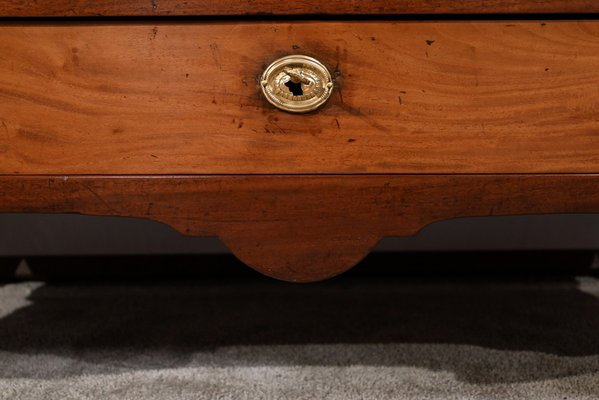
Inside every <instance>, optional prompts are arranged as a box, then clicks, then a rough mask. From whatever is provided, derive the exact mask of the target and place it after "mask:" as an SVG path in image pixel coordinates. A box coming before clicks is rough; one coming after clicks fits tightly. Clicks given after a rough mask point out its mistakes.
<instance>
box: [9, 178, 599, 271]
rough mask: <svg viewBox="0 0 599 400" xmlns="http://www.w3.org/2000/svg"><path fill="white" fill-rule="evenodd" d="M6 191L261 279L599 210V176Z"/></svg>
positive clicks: (161, 181)
mask: <svg viewBox="0 0 599 400" xmlns="http://www.w3.org/2000/svg"><path fill="white" fill-rule="evenodd" d="M0 193H2V195H1V196H0V212H36V213H81V214H90V215H115V216H126V217H140V218H147V219H152V220H156V221H160V222H163V223H165V224H169V225H171V226H172V227H174V228H175V229H177V230H178V231H180V232H181V233H183V234H186V235H198V236H219V237H220V238H221V239H222V240H223V241H224V242H225V243H226V244H227V245H228V246H229V247H230V248H231V250H232V251H233V252H234V253H235V254H236V255H237V256H238V257H239V258H240V259H241V260H243V261H244V262H246V263H247V264H248V265H250V266H252V267H253V268H255V269H257V270H258V271H261V272H262V273H264V274H266V275H269V276H273V277H276V278H279V279H284V280H289V281H301V282H305V281H315V280H320V279H324V278H327V277H330V276H333V275H336V274H338V273H341V272H343V271H345V270H347V269H348V268H350V267H351V266H353V265H354V264H356V263H357V262H358V261H359V260H360V259H361V258H362V257H364V256H365V255H366V254H367V253H368V251H369V250H370V249H371V248H372V247H373V246H374V245H375V244H376V243H377V241H378V240H380V239H381V238H382V237H383V236H405V235H415V234H416V233H417V232H418V231H419V230H420V229H422V228H423V227H425V226H426V225H428V224H430V223H433V222H436V221H440V220H445V219H450V218H460V217H472V216H492V215H525V214H552V213H596V212H599V176H597V175H569V176H564V175H495V176H494V175H430V176H419V175H406V176H400V175H373V176H154V177H143V176H137V177H133V176H130V177H109V176H104V177H102V176H88V177H84V176H80V177H76V176H73V177H66V176H65V177H44V176H22V177H18V176H3V177H0Z"/></svg>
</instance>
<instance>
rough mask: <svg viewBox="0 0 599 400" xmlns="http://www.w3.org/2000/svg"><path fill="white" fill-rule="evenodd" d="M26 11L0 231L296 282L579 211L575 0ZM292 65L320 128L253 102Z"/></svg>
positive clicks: (593, 183)
mask: <svg viewBox="0 0 599 400" xmlns="http://www.w3.org/2000/svg"><path fill="white" fill-rule="evenodd" d="M30 3H31V2H24V1H20V0H0V15H1V16H2V17H3V18H2V20H1V21H0V212H60V213H71V212H75V213H84V214H94V215H120V216H125V217H139V218H148V219H154V220H157V221H161V222H164V223H167V224H169V225H171V226H173V227H174V228H175V229H177V230H179V231H180V232H181V233H183V234H187V235H216V236H219V237H220V238H222V239H223V240H224V241H225V243H226V244H227V245H228V246H229V247H230V248H231V249H232V250H233V252H234V253H235V254H237V255H238V256H239V257H240V258H241V259H242V260H243V261H245V262H246V263H247V264H249V265H250V266H252V267H254V268H256V269H258V270H260V271H261V272H263V273H265V274H267V275H270V276H274V277H277V278H280V279H286V280H292V281H313V280H319V279H324V278H326V277H329V276H332V275H335V274H338V273H340V272H343V271H344V270H346V269H347V268H349V267H351V266H352V265H353V264H355V263H356V262H357V261H359V260H360V259H361V258H362V257H363V256H364V255H366V254H367V252H368V251H369V250H370V249H371V248H372V246H374V245H375V244H376V242H377V241H378V240H380V239H381V238H382V237H383V236H386V235H413V234H416V233H417V232H418V230H420V229H421V228H423V227H424V226H426V225H427V224H429V223H432V222H435V221H439V220H443V219H448V218H457V217H466V216H487V215H521V214H546V213H575V212H585V213H586V212H597V211H599V191H598V189H599V176H597V175H595V174H597V173H599V21H597V20H594V19H593V15H592V14H589V16H588V17H585V16H584V15H583V13H593V12H599V5H598V3H597V2H595V1H558V0H553V1H545V2H538V1H529V0H503V1H496V0H488V1H479V2H475V3H476V4H473V3H474V2H463V1H452V0H435V1H433V0H421V1H417V0H414V1H396V2H391V1H382V0H379V1H369V2H366V1H365V2H359V3H356V4H354V3H352V2H341V1H326V2H325V1H317V0H313V1H303V2H291V3H289V2H285V3H282V2H273V1H269V0H263V1H259V2H243V1H242V2H239V1H236V2H233V1H218V2H214V1H210V2H208V1H205V0H195V1H187V2H176V1H160V0H156V1H152V2H150V1H141V0H140V1H122V2H118V4H116V3H114V2H112V1H94V2H92V1H84V0H78V1H75V0H71V1H67V0H64V1H54V2H50V3H37V2H36V3H32V4H30ZM267 13H270V15H268V16H265V15H266V14H267ZM535 13H541V14H542V15H539V14H535ZM574 13H576V14H574ZM293 54H302V55H306V56H309V57H313V58H315V59H317V60H318V61H320V62H321V63H322V64H323V65H324V66H325V67H326V68H327V69H328V71H329V72H330V74H331V76H332V83H333V84H332V94H331V96H330V99H329V100H328V101H327V103H326V104H325V105H324V106H323V107H321V108H319V109H318V110H315V111H312V112H309V113H305V114H294V113H288V112H285V111H282V110H279V109H277V108H276V107H274V106H273V105H271V104H270V103H269V102H268V101H267V100H266V99H265V97H264V95H263V93H262V90H261V84H262V81H261V75H262V73H263V71H264V70H265V69H266V68H267V66H268V65H269V64H270V63H271V62H273V61H274V60H276V59H278V58H280V57H283V56H286V55H293Z"/></svg>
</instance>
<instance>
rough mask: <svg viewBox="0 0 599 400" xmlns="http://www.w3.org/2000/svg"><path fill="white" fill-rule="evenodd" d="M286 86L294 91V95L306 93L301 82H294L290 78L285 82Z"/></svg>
mask: <svg viewBox="0 0 599 400" xmlns="http://www.w3.org/2000/svg"><path fill="white" fill-rule="evenodd" d="M285 86H287V87H288V88H289V91H290V92H291V93H293V95H294V96H301V95H303V94H304V91H303V89H302V83H301V82H293V81H291V80H289V81H287V82H286V83H285Z"/></svg>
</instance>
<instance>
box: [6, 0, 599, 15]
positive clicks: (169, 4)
mask: <svg viewBox="0 0 599 400" xmlns="http://www.w3.org/2000/svg"><path fill="white" fill-rule="evenodd" d="M593 12H599V3H598V2H597V1H595V0H543V1H539V0H477V1H472V0H370V1H348V0H304V1H280V0H218V1H214V0H187V1H179V0H119V1H114V0H51V1H50V0H46V1H30V0H0V15H2V16H10V17H14V16H18V17H27V16H35V17H37V16H52V17H55V16H101V15H104V16H159V15H170V16H175V15H242V16H245V15H267V14H271V15H297V14H336V15H339V14H493V13H593Z"/></svg>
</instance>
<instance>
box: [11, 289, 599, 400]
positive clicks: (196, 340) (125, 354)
mask: <svg viewBox="0 0 599 400" xmlns="http://www.w3.org/2000/svg"><path fill="white" fill-rule="evenodd" d="M0 399H7V400H8V399H11V400H13V399H27V400H37V399H40V400H42V399H43V400H52V399H60V400H65V399H103V400H108V399H119V400H128V399H161V400H168V399H236V400H239V399H252V400H255V399H310V400H312V399H339V400H352V399H376V400H387V399H485V400H488V399H543V400H551V399H559V400H564V399H599V279H596V278H593V277H581V278H560V279H554V280H551V279H543V280H534V279H533V280H502V281H497V280H494V279H474V280H454V281H448V280H447V279H437V280H435V279H414V278H410V279H400V278H385V279H377V278H360V279H350V278H348V279H343V278H342V279H337V280H332V281H329V282H324V283H319V284H311V285H292V284H285V283H280V282H275V281H271V280H268V279H262V278H260V279H245V280H244V279H240V280H236V281H227V280H226V279H216V280H205V281H194V282H191V283H182V282H171V283H160V284H159V283H145V284H130V283H120V284H119V283H94V284H76V283H69V284H48V283H41V282H20V283H19V282H17V283H10V284H1V285H0Z"/></svg>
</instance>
